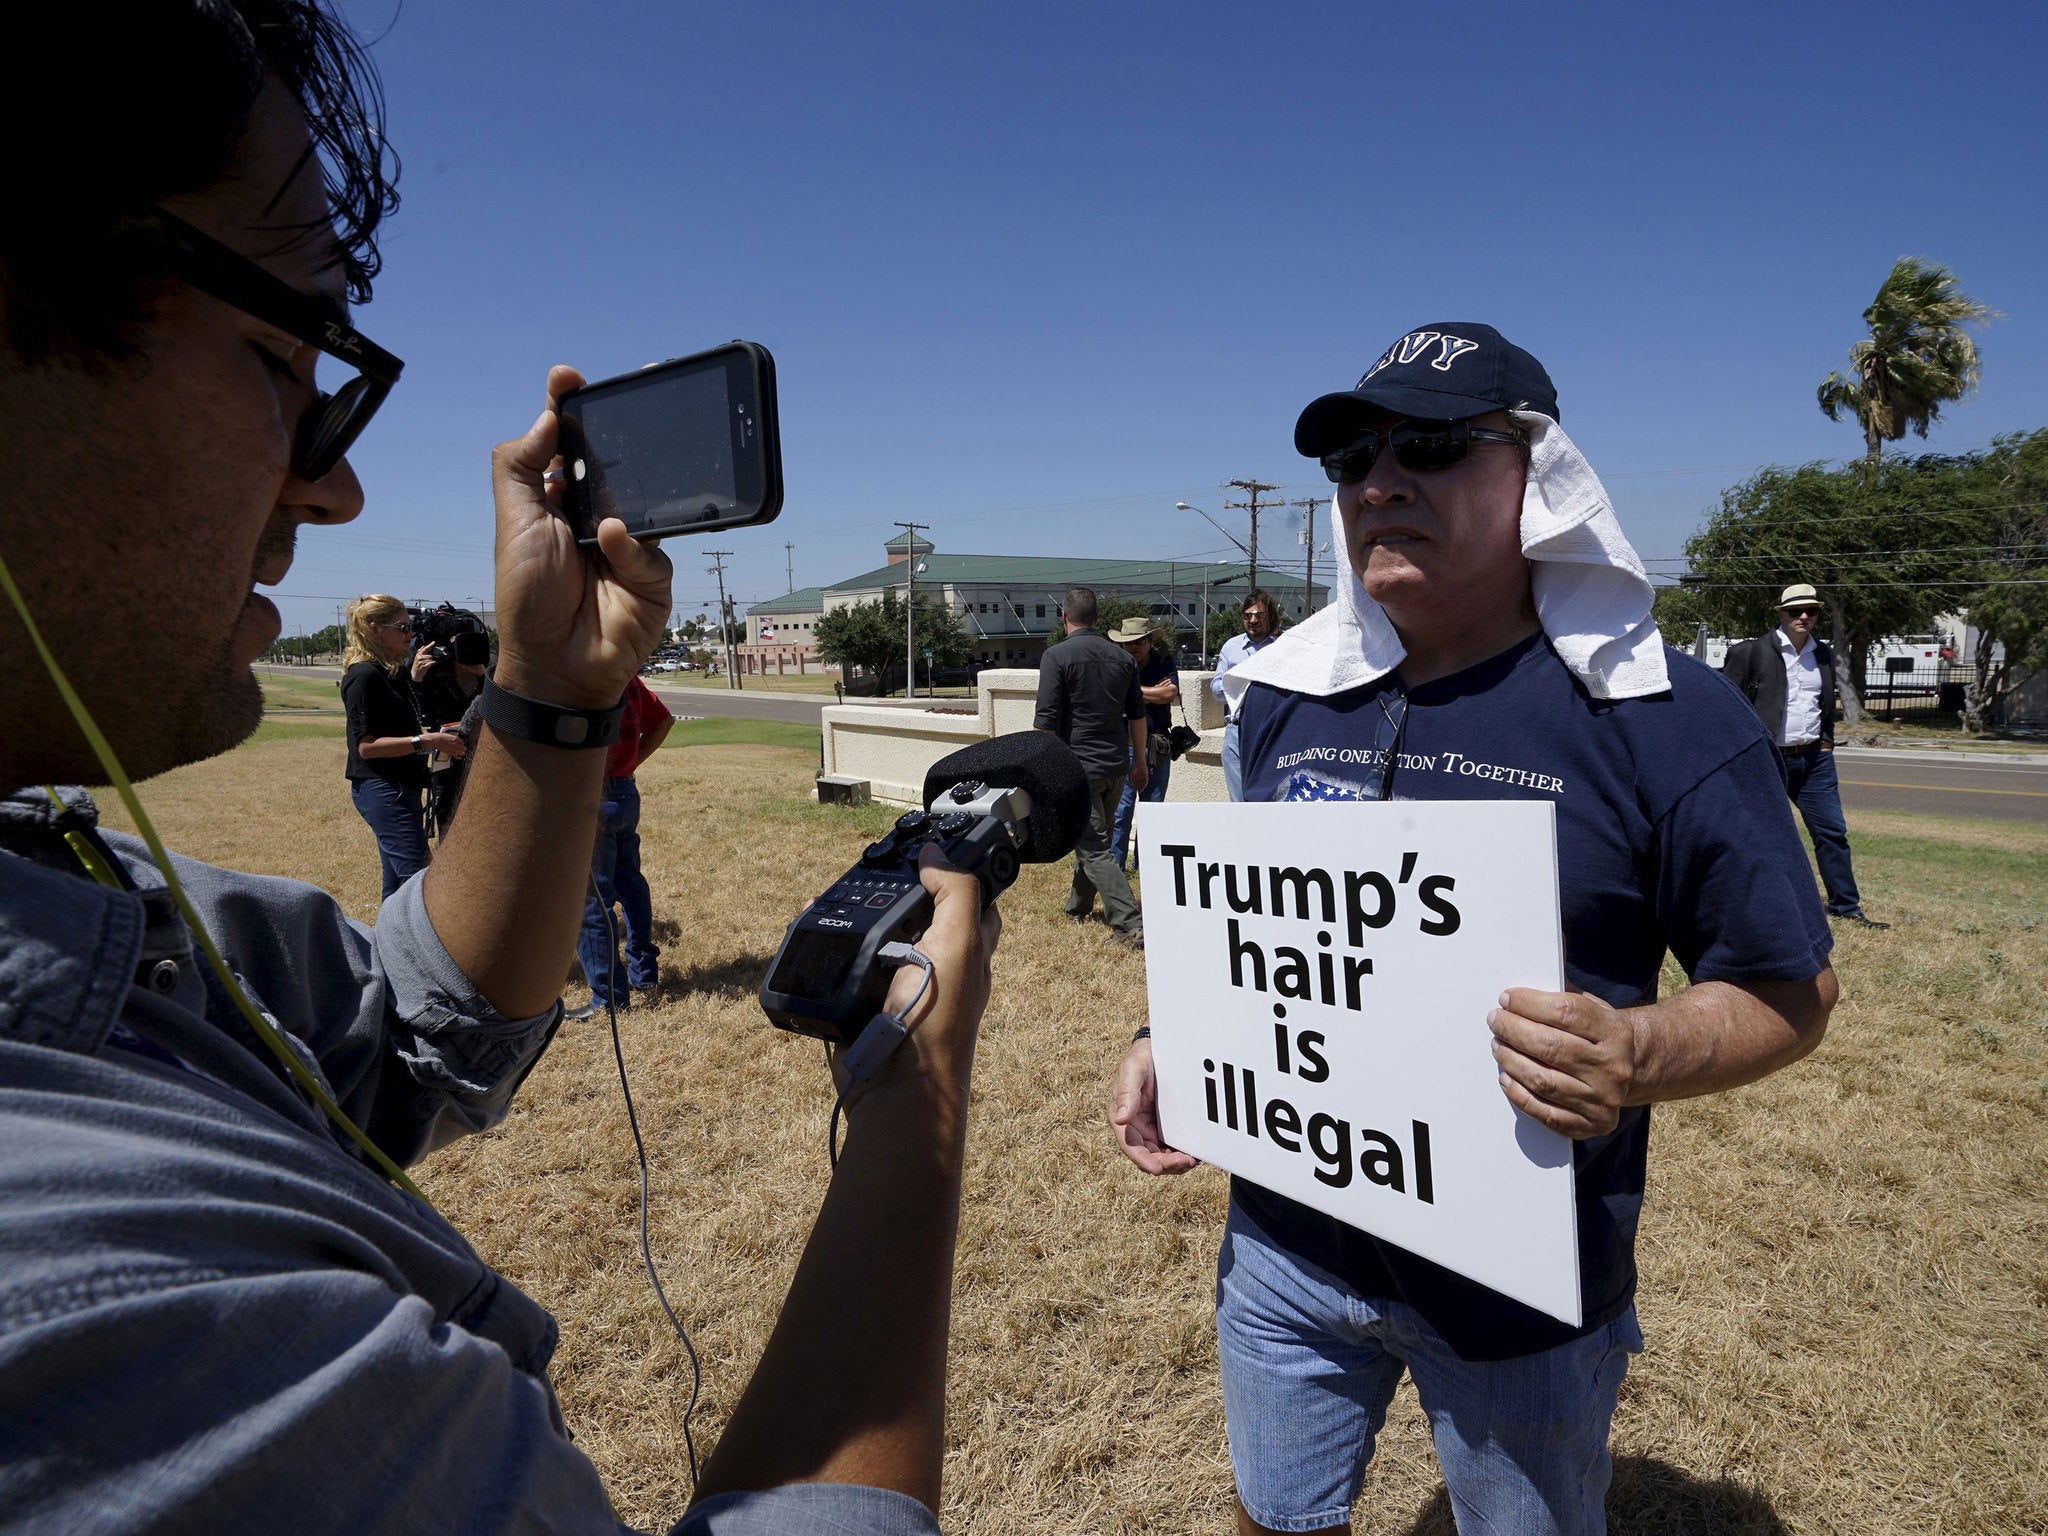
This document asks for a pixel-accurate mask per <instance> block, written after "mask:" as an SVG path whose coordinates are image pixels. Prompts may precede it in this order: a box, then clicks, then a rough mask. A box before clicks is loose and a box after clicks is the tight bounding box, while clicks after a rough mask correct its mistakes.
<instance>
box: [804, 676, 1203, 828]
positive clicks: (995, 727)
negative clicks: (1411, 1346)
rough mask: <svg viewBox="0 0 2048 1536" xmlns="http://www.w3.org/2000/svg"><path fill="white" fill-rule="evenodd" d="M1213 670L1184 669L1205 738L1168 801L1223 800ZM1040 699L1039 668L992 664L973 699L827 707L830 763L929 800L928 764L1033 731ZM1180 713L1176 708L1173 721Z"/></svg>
mask: <svg viewBox="0 0 2048 1536" xmlns="http://www.w3.org/2000/svg"><path fill="white" fill-rule="evenodd" d="M1214 675H1215V674H1213V673H1210V672H1183V673H1181V675H1180V684H1181V693H1182V696H1183V697H1184V698H1185V699H1186V700H1187V705H1188V718H1189V719H1190V720H1191V721H1192V722H1193V723H1194V727H1195V729H1196V730H1198V731H1200V732H1201V733H1202V743H1201V745H1200V746H1198V747H1196V748H1195V749H1194V750H1193V751H1192V752H1189V753H1188V754H1187V755H1186V756H1184V757H1183V758H1181V759H1180V761H1179V762H1177V763H1175V764H1174V765H1173V776H1172V779H1171V781H1170V782H1169V784H1168V786H1167V792H1166V798H1167V799H1168V800H1221V799H1223V798H1224V792H1223V704H1222V701H1221V700H1219V699H1218V698H1217V697H1216V696H1215V695H1214V694H1212V693H1211V692H1210V691H1209V679H1210V678H1211V677H1213V676H1214ZM1037 702H1038V673H1037V671H1036V670H1035V669H1030V668H1023V667H1014V668H993V667H991V668H988V669H985V670H984V671H983V672H982V673H981V675H980V678H979V687H978V688H977V690H976V695H975V698H974V699H973V701H971V702H970V701H968V700H966V699H962V700H959V701H958V702H955V703H947V702H940V703H936V704H934V705H932V706H931V707H929V708H926V709H891V708H881V707H878V706H875V705H863V704H832V705H827V706H826V708H825V711H824V731H825V769H824V771H825V772H827V773H837V774H846V775H849V776H851V777H853V778H857V779H866V780H867V781H868V784H869V786H870V793H871V794H873V796H874V798H875V799H877V800H885V801H888V802H890V803H891V804H894V805H922V804H923V803H924V775H925V770H926V769H928V768H930V767H931V765H932V764H933V763H935V762H937V761H938V760H939V759H940V758H942V757H944V756H946V755H947V754H948V753H949V752H957V751H958V750H959V749H960V748H962V747H965V746H969V745H971V744H972V743H974V742H977V741H985V740H987V739H988V738H989V737H991V736H1007V735H1009V734H1010V733H1011V732H1013V731H1028V730H1030V729H1031V717H1032V714H1033V713H1034V711H1035V710H1036V708H1037ZM1180 717H1181V712H1180V708H1179V706H1178V705H1176V706H1175V707H1174V711H1173V718H1174V721H1175V723H1176V724H1178V723H1179V721H1180Z"/></svg>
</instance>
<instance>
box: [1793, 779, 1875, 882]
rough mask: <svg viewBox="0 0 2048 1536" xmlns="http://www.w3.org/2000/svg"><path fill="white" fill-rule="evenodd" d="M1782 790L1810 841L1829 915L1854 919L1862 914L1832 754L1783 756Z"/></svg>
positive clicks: (1840, 791) (1847, 826) (1846, 823)
mask: <svg viewBox="0 0 2048 1536" xmlns="http://www.w3.org/2000/svg"><path fill="white" fill-rule="evenodd" d="M1785 788H1786V790H1787V791H1788V792H1789V793H1790V794H1791V796H1792V803H1793V804H1794V805H1796V806H1798V807H1799V819H1800V820H1801V821H1803V822H1805V823H1806V835H1807V836H1808V837H1809V838H1811V839H1812V840H1813V861H1814V862H1815V863H1816V864H1818V865H1819V866H1820V883H1821V884H1822V885H1823V886H1824V887H1826V889H1827V893H1828V911H1829V912H1830V913H1831V914H1833V915H1834V916H1836V917H1854V916H1856V915H1857V914H1858V913H1860V912H1861V911H1862V910H1863V900H1862V898H1861V897H1860V896H1858V895H1857V894H1856V875H1855V873H1854V871H1852V870H1851V869H1850V867H1849V823H1848V822H1847V821H1846V820H1844V819H1843V817H1842V790H1841V782H1840V780H1839V779H1837V778H1836V776H1835V754H1834V753H1832V752H1829V751H1826V750H1822V751H1819V752H1788V753H1786V754H1785Z"/></svg>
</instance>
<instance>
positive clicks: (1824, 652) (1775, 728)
mask: <svg viewBox="0 0 2048 1536" xmlns="http://www.w3.org/2000/svg"><path fill="white" fill-rule="evenodd" d="M1777 634H1778V632H1777V631H1776V630H1771V631H1770V632H1769V633H1767V634H1762V635H1759V636H1758V637H1757V638H1756V639H1754V640H1744V641H1743V642H1741V643H1740V644H1739V645H1731V646H1729V647H1728V655H1727V657H1726V659H1725V660H1723V661H1722V663H1721V675H1722V676H1723V677H1725V678H1727V679H1728V681H1730V682H1731V683H1733V684H1734V685H1735V686H1736V687H1737V688H1740V689H1741V690H1742V696H1743V697H1744V698H1745V699H1747V700H1749V702H1750V705H1751V707H1752V708H1754V709H1755V710H1756V713H1757V718H1758V719H1759V720H1761V721H1763V723H1764V729H1765V730H1767V731H1769V732H1770V733H1771V740H1773V741H1776V740H1777V739H1778V737H1779V736H1780V735H1782V734H1783V733H1784V730H1785V659H1784V658H1783V657H1782V656H1780V655H1779V654H1778V640H1777ZM1813 654H1814V660H1815V662H1817V663H1818V664H1819V666H1820V739H1821V740H1822V741H1824V742H1826V743H1827V744H1828V745H1829V746H1833V745H1834V743H1835V694H1836V683H1835V653H1834V650H1833V648H1832V647H1831V646H1829V644H1828V643H1827V642H1826V641H1825V640H1820V639H1816V640H1815V641H1814V642H1813Z"/></svg>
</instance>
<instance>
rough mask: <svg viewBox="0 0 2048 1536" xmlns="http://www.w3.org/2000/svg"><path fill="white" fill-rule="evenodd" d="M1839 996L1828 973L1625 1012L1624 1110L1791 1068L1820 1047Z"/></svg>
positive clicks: (1700, 990) (1692, 991)
mask: <svg viewBox="0 0 2048 1536" xmlns="http://www.w3.org/2000/svg"><path fill="white" fill-rule="evenodd" d="M1839 995H1840V988H1839V987H1838V986H1837V984H1836V981H1835V973H1834V971H1833V970H1832V969H1828V970H1823V971H1822V972H1821V973H1820V974H1819V975H1818V976H1816V977H1814V978H1813V979H1812V980H1810V981H1759V982H1752V983H1750V984H1749V985H1747V986H1736V985H1734V984H1733V983H1730V982H1725V981H1703V982H1700V983H1699V984H1698V985H1696V986H1691V987H1687V988H1686V989H1685V990H1684V991H1683V992H1680V993H1678V994H1677V995H1676V996H1675V997H1669V998H1666V999H1665V1000H1664V1001H1662V1002H1659V1003H1651V1004H1649V1005H1647V1006H1645V1007H1642V1008H1631V1009H1629V1010H1627V1013H1628V1019H1629V1023H1630V1026H1631V1028H1632V1030H1633V1033H1634V1037H1635V1065H1634V1074H1633V1079H1632V1082H1631V1084H1630V1088H1629V1091H1628V1093H1627V1095H1626V1098H1625V1100H1624V1102H1626V1103H1629V1104H1656V1103H1662V1102H1663V1101H1665V1100H1667V1099H1689V1098H1695V1097H1698V1096H1699V1095H1701V1094H1706V1093H1719V1092H1720V1091H1721V1090H1723V1089H1725V1088H1738V1087H1740V1086H1741V1085H1742V1084H1744V1083H1753V1082H1755V1081H1756V1080H1757V1079H1758V1078H1760V1077H1766V1076H1768V1075H1769V1074H1770V1073H1772V1072H1775V1071H1777V1070H1778V1069H1779V1068H1780V1067H1785V1066H1790V1065H1791V1064H1792V1063H1793V1062H1795V1061H1797V1060H1799V1058H1800V1057H1802V1056H1804V1055H1806V1054H1807V1053H1808V1052H1810V1051H1811V1050H1813V1048H1814V1047H1815V1046H1817V1045H1819V1044H1820V1040H1821V1036H1822V1034H1824V1033H1825V1032H1826V1030H1827V1019H1828V1013H1829V1011H1830V1010H1831V1009H1832V1008H1833V1007H1834V1005H1835V1000H1836V998H1837V997H1838V996H1839Z"/></svg>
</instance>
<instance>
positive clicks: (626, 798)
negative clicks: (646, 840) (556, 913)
mask: <svg viewBox="0 0 2048 1536" xmlns="http://www.w3.org/2000/svg"><path fill="white" fill-rule="evenodd" d="M590 878H591V880H592V881H593V882H594V883H595V884H596V886H597V890H596V893H595V894H593V895H590V896H587V897H585V898H584V902H583V931H582V932H581V933H579V934H577V935H576V958H577V960H578V961H579V962H580V963H581V964H582V966H583V975H584V979H585V980H587V981H588V982H589V983H590V999H591V1001H592V1002H595V1003H609V1002H612V1001H614V1000H616V1001H617V1002H618V1004H619V1006H620V1007H624V1006H625V1005H626V1004H627V1002H628V1000H629V999H628V997H627V994H626V988H627V987H629V986H632V987H640V988H643V989H645V988H648V987H652V986H653V985H654V984H655V982H656V980H657V979H659V965H658V962H659V961H660V959H661V951H660V950H658V949H656V948H655V947H654V897H653V895H652V893H650V892H649V891H648V889H647V877H646V876H644V875H642V874H641V873H640V786H639V785H638V784H636V783H634V782H633V780H632V779H631V778H623V779H606V780H605V781H604V800H603V802H602V803H601V804H600V805H599V806H598V810H597V847H596V848H595V849H594V850H593V851H592V853H591V857H590ZM613 907H617V908H618V909H619V912H620V914H621V916H622V918H623V922H622V923H621V924H620V926H622V927H623V928H624V929H625V934H624V938H625V941H626V964H625V967H624V969H623V970H622V969H621V968H620V965H619V948H618V945H617V943H616V942H615V939H616V937H617V935H616V934H615V932H614V928H613V925H612V924H611V923H610V922H609V921H608V920H607V919H608V918H609V916H610V914H611V911H612V908H613ZM615 984H617V985H615Z"/></svg>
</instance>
